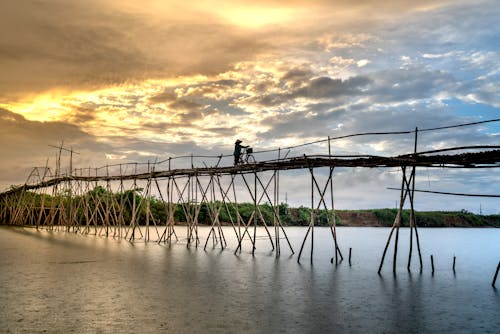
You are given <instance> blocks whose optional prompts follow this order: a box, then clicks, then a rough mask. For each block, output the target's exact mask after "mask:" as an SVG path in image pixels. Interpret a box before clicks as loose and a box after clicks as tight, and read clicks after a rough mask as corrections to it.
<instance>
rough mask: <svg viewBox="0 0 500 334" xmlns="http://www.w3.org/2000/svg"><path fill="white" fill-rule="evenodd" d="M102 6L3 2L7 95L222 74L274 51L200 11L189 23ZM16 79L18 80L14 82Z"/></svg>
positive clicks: (189, 14) (1, 51) (1, 52)
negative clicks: (200, 15) (202, 16)
mask: <svg viewBox="0 0 500 334" xmlns="http://www.w3.org/2000/svg"><path fill="white" fill-rule="evenodd" d="M125 5H126V4H124V6H123V8H119V7H118V8H117V7H115V6H113V5H112V4H108V3H106V2H99V1H71V2H67V1H57V0H53V1H48V2H9V3H6V2H2V4H0V13H2V14H0V15H1V20H0V71H1V72H2V73H3V74H4V75H2V78H3V79H1V80H0V92H3V94H6V93H8V94H12V95H14V94H17V95H19V94H21V93H23V94H25V93H37V92H41V91H46V90H53V89H58V90H81V89H91V88H92V89H93V88H96V87H103V86H108V85H113V84H122V83H127V82H131V81H140V80H143V79H147V78H156V77H170V76H178V75H189V74H214V73H219V72H221V71H224V70H226V69H228V68H229V67H230V66H231V65H232V64H233V63H235V62H236V61H241V60H242V59H245V58H249V57H251V56H252V55H254V54H255V52H258V51H261V50H264V49H266V48H267V46H266V45H265V43H263V42H262V41H259V40H256V39H255V38H252V37H251V36H250V35H249V34H247V33H245V32H242V31H238V30H237V29H227V26H226V25H225V24H222V23H220V22H217V21H215V20H214V19H213V17H212V16H209V17H206V19H205V20H203V21H200V20H199V19H198V17H197V16H196V15H195V14H196V12H195V11H193V10H192V9H191V10H190V9H185V12H183V13H182V14H181V16H182V17H183V18H182V19H181V18H179V17H175V15H177V14H179V13H172V14H171V15H172V16H169V17H162V16H161V15H159V14H158V15H156V16H155V15H152V16H150V17H149V18H148V19H145V17H143V16H142V14H143V13H140V12H134V11H127V10H126V8H127V6H125ZM13 78H15V80H12V79H13Z"/></svg>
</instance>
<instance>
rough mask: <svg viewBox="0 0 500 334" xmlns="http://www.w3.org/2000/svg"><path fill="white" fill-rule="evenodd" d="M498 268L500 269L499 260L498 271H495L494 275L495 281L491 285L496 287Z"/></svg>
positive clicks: (499, 263) (499, 262)
mask: <svg viewBox="0 0 500 334" xmlns="http://www.w3.org/2000/svg"><path fill="white" fill-rule="evenodd" d="M498 270H500V261H498V265H497V271H496V272H495V276H493V282H491V286H492V287H495V283H496V281H497V276H498Z"/></svg>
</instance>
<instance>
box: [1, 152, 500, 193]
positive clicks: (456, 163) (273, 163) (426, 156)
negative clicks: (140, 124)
mask: <svg viewBox="0 0 500 334" xmlns="http://www.w3.org/2000/svg"><path fill="white" fill-rule="evenodd" d="M468 148H469V149H470V148H472V147H468ZM474 148H476V149H477V148H486V147H483V146H481V147H480V146H478V147H474ZM488 148H491V146H490V147H488ZM494 148H500V147H499V146H494ZM453 149H454V150H456V149H458V148H453ZM447 150H451V149H443V150H435V151H428V152H420V153H416V154H408V155H399V156H395V157H382V156H373V155H363V156H329V155H313V156H306V155H304V156H301V157H291V158H287V159H281V160H269V161H262V162H256V163H252V164H242V165H236V166H221V167H218V166H215V167H201V168H187V169H172V170H160V171H155V170H153V171H150V172H146V173H139V174H127V175H109V176H108V175H103V176H63V177H57V178H52V179H50V180H47V181H44V182H40V183H37V184H26V185H22V186H19V187H13V188H12V189H10V190H8V191H6V192H3V193H0V196H2V195H7V194H9V193H13V192H16V191H19V190H22V189H24V190H30V189H39V188H45V187H51V186H53V185H55V184H59V183H62V182H68V181H72V180H74V181H87V182H89V181H117V180H134V179H135V180H141V179H142V180H145V179H150V178H169V177H189V176H195V175H197V176H204V175H205V176H206V175H230V174H247V173H254V172H265V171H274V170H291V169H303V168H319V167H368V168H374V167H403V166H410V167H411V166H417V167H447V168H491V167H500V150H499V149H494V150H488V151H481V152H468V153H461V154H446V155H437V154H435V153H437V152H442V151H447Z"/></svg>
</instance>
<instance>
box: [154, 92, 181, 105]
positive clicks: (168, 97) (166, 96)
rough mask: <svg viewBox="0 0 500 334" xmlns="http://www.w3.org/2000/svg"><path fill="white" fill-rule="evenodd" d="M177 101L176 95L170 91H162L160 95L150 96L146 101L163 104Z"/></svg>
mask: <svg viewBox="0 0 500 334" xmlns="http://www.w3.org/2000/svg"><path fill="white" fill-rule="evenodd" d="M175 100H177V94H175V93H174V92H170V91H164V92H162V93H159V94H156V95H154V96H151V97H150V98H149V99H148V101H149V102H150V103H153V104H155V103H164V102H173V101H175Z"/></svg>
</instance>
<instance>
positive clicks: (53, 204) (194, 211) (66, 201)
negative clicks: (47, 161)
mask: <svg viewBox="0 0 500 334" xmlns="http://www.w3.org/2000/svg"><path fill="white" fill-rule="evenodd" d="M141 192H142V189H136V190H135V191H134V190H127V191H124V192H119V193H110V192H108V191H106V189H105V188H103V187H100V186H98V187H96V188H94V189H93V190H91V191H88V192H87V193H85V194H84V195H79V196H72V197H71V196H68V195H69V194H68V193H63V194H62V195H56V196H50V195H44V194H36V193H32V192H27V193H25V194H24V197H23V202H24V203H25V208H26V210H25V214H24V216H25V217H26V220H27V221H26V224H35V222H36V221H37V220H38V218H39V217H38V216H39V215H40V214H41V215H42V219H45V218H47V216H48V215H49V211H50V210H51V208H58V210H55V211H54V212H56V211H57V212H61V210H60V209H63V208H64V210H62V211H65V212H73V214H74V215H75V214H76V219H77V220H78V222H79V223H80V224H85V223H84V222H85V221H86V220H87V219H88V217H89V215H91V214H93V213H96V212H97V213H96V216H97V215H99V216H100V218H101V219H102V217H103V216H105V212H111V214H112V215H113V216H114V217H115V219H116V217H119V216H120V217H122V218H120V219H122V221H123V222H125V223H126V224H128V223H129V222H130V221H131V220H132V217H133V212H134V209H135V220H136V222H137V223H138V224H146V221H147V219H149V221H150V224H152V220H154V221H155V222H156V224H165V223H166V222H167V221H168V212H169V210H168V208H169V204H168V203H165V202H164V201H163V200H161V199H159V198H156V197H151V198H150V201H149V211H150V215H149V217H147V212H148V205H147V201H146V200H145V198H143V197H142V196H141ZM96 206H97V208H96ZM85 207H87V208H88V209H87V210H85ZM170 207H171V208H173V209H174V212H173V217H174V221H175V222H176V223H179V224H183V223H185V222H186V221H187V219H186V215H190V216H191V217H195V216H196V217H197V221H198V223H199V224H211V222H212V220H213V219H212V216H214V214H215V212H218V217H219V221H220V222H221V224H224V225H229V224H231V222H233V223H236V222H237V218H236V210H238V213H239V215H240V216H241V217H242V219H243V220H244V221H245V222H248V221H249V220H250V218H251V217H253V216H254V215H255V214H257V223H258V224H259V225H260V224H261V222H262V219H264V221H265V222H266V223H267V224H268V225H272V224H273V222H274V219H275V213H274V208H273V207H272V206H271V205H270V204H268V203H264V204H261V205H259V206H258V210H257V211H256V210H255V207H254V204H253V203H239V204H237V205H234V204H233V203H224V202H220V201H217V202H215V203H205V202H204V203H201V204H196V203H191V204H190V205H187V203H171V204H170ZM41 208H43V209H41ZM96 209H97V210H96ZM75 210H76V213H75ZM277 211H278V214H279V219H280V221H281V223H282V224H283V225H285V226H307V225H309V223H310V221H311V210H310V208H307V207H303V206H300V207H298V208H291V207H289V206H288V205H287V204H284V203H282V204H280V205H279V206H278V208H277ZM30 212H31V213H30ZM261 215H262V219H261ZM396 215H397V209H371V210H337V211H336V212H335V222H336V224H337V226H385V227H388V226H392V224H393V222H394V219H395V217H396ZM7 218H8V217H7ZM101 219H99V218H97V219H96V220H98V221H100V220H101ZM8 220H9V219H6V220H5V221H8ZM331 220H332V211H331V210H315V225H316V226H328V224H329V223H330V224H331V223H332V222H331ZM416 221H417V225H418V226H420V227H483V226H490V227H500V215H498V214H497V215H476V214H473V213H471V212H467V211H465V210H462V211H459V212H447V211H432V212H416ZM409 222H410V211H409V210H403V212H402V214H401V224H402V226H409Z"/></svg>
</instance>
